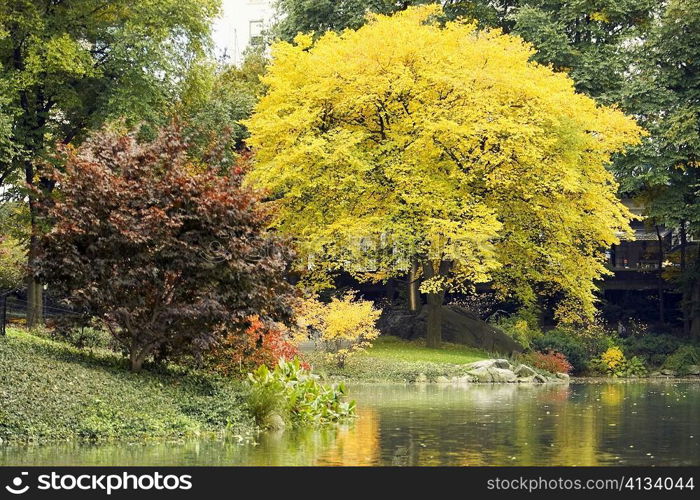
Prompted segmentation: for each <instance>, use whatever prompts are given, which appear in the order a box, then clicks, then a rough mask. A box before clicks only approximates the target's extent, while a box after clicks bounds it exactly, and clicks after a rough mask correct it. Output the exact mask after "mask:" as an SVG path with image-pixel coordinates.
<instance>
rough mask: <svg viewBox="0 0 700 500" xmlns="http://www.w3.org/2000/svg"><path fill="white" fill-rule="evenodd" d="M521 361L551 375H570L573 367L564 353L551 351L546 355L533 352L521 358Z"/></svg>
mask: <svg viewBox="0 0 700 500" xmlns="http://www.w3.org/2000/svg"><path fill="white" fill-rule="evenodd" d="M520 361H521V362H522V363H525V364H527V365H530V366H533V367H534V368H539V369H540V370H546V371H548V372H550V373H570V372H571V370H572V369H573V367H572V366H571V363H569V361H568V360H567V359H566V356H564V355H563V354H562V353H560V352H557V351H552V350H549V351H547V352H546V353H542V352H538V351H533V352H530V353H528V354H524V355H522V356H521V358H520Z"/></svg>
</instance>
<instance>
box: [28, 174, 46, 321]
mask: <svg viewBox="0 0 700 500" xmlns="http://www.w3.org/2000/svg"><path fill="white" fill-rule="evenodd" d="M26 168H27V170H28V171H27V177H28V178H32V177H33V168H32V167H29V166H27V167H26ZM30 172H31V173H30ZM28 182H29V181H28ZM36 211H37V208H36V203H35V201H34V194H33V193H29V216H30V223H31V236H30V237H29V251H28V252H27V268H28V269H29V276H28V278H27V328H29V329H30V330H31V329H33V328H37V327H39V326H41V325H43V324H44V293H43V292H44V289H43V287H42V285H41V283H40V282H39V280H37V279H36V277H35V275H34V267H35V262H36V253H37V239H36V231H37V223H36V222H37V221H36V219H37V217H36Z"/></svg>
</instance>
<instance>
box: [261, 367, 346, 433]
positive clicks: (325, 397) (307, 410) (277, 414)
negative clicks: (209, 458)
mask: <svg viewBox="0 0 700 500" xmlns="http://www.w3.org/2000/svg"><path fill="white" fill-rule="evenodd" d="M248 378H249V381H250V396H249V400H248V406H249V408H250V411H251V413H252V415H253V417H254V418H255V421H256V422H257V423H258V424H259V425H261V426H265V427H269V426H279V424H280V422H276V420H280V419H281V421H282V422H285V423H291V424H293V425H324V424H330V423H334V422H338V421H341V420H343V419H346V418H349V417H351V416H353V415H354V414H355V402H354V401H351V402H347V401H344V396H345V394H346V389H345V386H344V385H343V384H339V385H337V386H336V385H331V386H325V385H322V384H320V383H319V382H318V377H317V376H316V375H314V374H312V373H311V372H310V371H309V370H307V369H305V368H304V367H303V366H302V365H301V363H300V362H299V360H298V359H295V360H294V361H285V360H284V359H281V360H280V361H279V363H278V364H277V366H276V367H275V369H274V370H272V371H270V369H268V367H267V366H265V365H261V366H260V367H259V368H258V369H257V370H255V372H253V373H250V374H249V375H248Z"/></svg>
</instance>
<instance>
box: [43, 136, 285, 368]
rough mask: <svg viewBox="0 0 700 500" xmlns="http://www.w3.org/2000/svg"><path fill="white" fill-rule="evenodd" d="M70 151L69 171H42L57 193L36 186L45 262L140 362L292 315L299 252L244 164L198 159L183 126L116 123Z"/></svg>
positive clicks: (196, 349) (46, 276)
mask: <svg viewBox="0 0 700 500" xmlns="http://www.w3.org/2000/svg"><path fill="white" fill-rule="evenodd" d="M64 154H65V158H61V160H65V161H64V163H65V171H63V172H62V171H59V170H58V169H54V170H52V169H50V168H48V167H47V171H45V172H43V173H42V175H44V176H46V177H47V178H50V179H52V181H54V182H56V186H57V188H58V189H57V192H55V193H53V195H45V196H44V195H41V196H40V193H37V196H39V198H40V199H41V210H42V215H43V216H45V220H46V222H47V226H48V227H50V230H48V232H46V233H45V234H43V235H42V236H41V238H40V240H39V244H38V248H37V252H38V253H37V259H36V264H37V269H36V272H37V274H38V277H39V278H40V279H42V280H43V281H44V282H45V283H48V284H49V285H50V286H52V288H53V290H54V291H55V292H56V294H57V295H59V296H62V297H65V298H66V299H67V301H68V302H69V303H70V304H71V305H72V306H74V307H75V308H76V309H78V310H86V311H89V312H90V313H91V314H92V315H93V316H95V317H96V318H99V320H100V321H101V322H102V323H103V324H104V325H105V327H106V328H107V329H108V330H109V331H110V332H111V333H112V334H113V335H114V337H115V338H116V339H118V340H119V341H120V343H121V344H122V345H123V347H124V349H126V350H127V351H128V352H129V355H130V362H131V369H132V370H134V371H138V370H140V369H141V367H142V365H143V363H144V361H145V360H147V359H148V358H149V357H152V356H155V355H156V354H157V355H158V357H159V358H160V359H165V358H167V357H169V356H177V355H181V354H193V355H195V356H197V355H200V354H201V353H202V352H204V351H206V350H207V349H209V348H211V347H212V346H214V345H215V344H216V343H217V341H219V340H220V338H221V335H223V334H224V333H225V332H226V331H229V330H230V329H234V330H238V331H242V330H243V329H244V328H245V327H246V325H245V321H246V319H247V318H248V317H250V316H252V315H255V314H257V315H259V316H260V317H261V318H262V319H263V320H264V321H265V322H268V321H269V322H272V321H281V322H284V321H289V320H290V316H291V304H290V298H291V287H290V286H289V285H288V284H287V283H286V281H285V279H284V273H285V271H286V266H287V262H288V261H289V259H290V258H291V255H290V252H289V251H288V249H287V246H286V244H285V243H284V242H283V241H282V240H281V239H279V238H277V237H275V236H273V235H271V234H270V233H269V232H268V231H267V227H268V223H269V219H268V214H267V212H266V210H263V209H262V207H260V206H259V205H258V199H257V194H256V193H255V192H253V191H251V190H249V189H247V188H244V187H242V186H241V182H242V178H241V175H239V174H238V173H237V172H231V173H224V172H223V171H222V170H221V169H220V168H219V166H218V165H215V164H213V165H204V166H203V165H193V164H191V163H189V161H188V159H187V144H186V142H185V141H184V140H183V139H182V137H181V136H180V133H179V131H178V129H177V128H176V127H171V128H168V129H164V130H162V131H161V132H160V134H159V136H158V138H157V139H156V140H154V141H153V142H150V143H138V142H137V141H136V139H134V138H133V137H132V136H129V135H127V136H121V135H118V134H116V133H109V132H105V133H102V134H100V135H98V136H96V137H93V138H92V139H91V140H89V141H87V142H86V143H85V144H84V145H83V146H81V148H80V149H78V150H77V151H74V150H72V149H67V150H66V151H65V152H64Z"/></svg>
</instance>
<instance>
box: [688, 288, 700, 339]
mask: <svg viewBox="0 0 700 500" xmlns="http://www.w3.org/2000/svg"><path fill="white" fill-rule="evenodd" d="M691 300H692V310H691V318H690V336H691V337H692V338H694V339H696V340H700V279H697V278H696V279H695V283H694V284H693V294H692V299H691Z"/></svg>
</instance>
